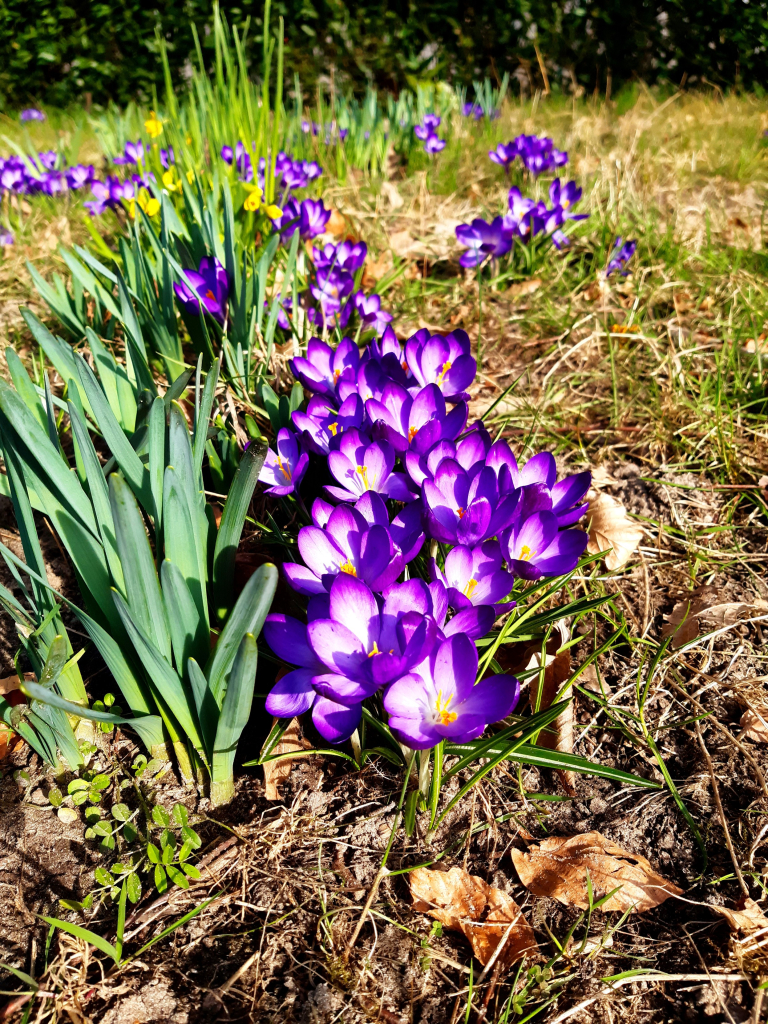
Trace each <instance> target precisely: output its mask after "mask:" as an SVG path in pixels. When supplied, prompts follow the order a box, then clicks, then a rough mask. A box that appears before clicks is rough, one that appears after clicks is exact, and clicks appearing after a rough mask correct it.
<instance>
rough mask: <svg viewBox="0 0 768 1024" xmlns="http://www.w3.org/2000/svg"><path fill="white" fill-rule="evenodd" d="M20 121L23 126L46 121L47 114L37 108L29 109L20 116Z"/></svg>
mask: <svg viewBox="0 0 768 1024" xmlns="http://www.w3.org/2000/svg"><path fill="white" fill-rule="evenodd" d="M19 120H20V121H21V123H22V124H24V123H25V122H27V121H44V120H45V114H44V113H43V112H42V110H38V109H37V107H27V108H26V109H25V110H22V111H21V113H20V114H19Z"/></svg>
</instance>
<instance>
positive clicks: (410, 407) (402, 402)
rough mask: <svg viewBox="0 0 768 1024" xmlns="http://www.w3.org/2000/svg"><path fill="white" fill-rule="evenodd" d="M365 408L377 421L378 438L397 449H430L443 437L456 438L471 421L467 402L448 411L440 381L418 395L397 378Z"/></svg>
mask: <svg viewBox="0 0 768 1024" xmlns="http://www.w3.org/2000/svg"><path fill="white" fill-rule="evenodd" d="M365 411H366V413H367V414H368V418H369V419H370V420H371V422H372V423H373V436H374V438H377V439H381V440H386V441H388V442H389V443H390V444H391V445H392V447H393V448H394V449H395V450H396V451H397V452H405V451H407V450H408V449H409V448H411V449H412V450H413V451H416V452H427V451H429V450H430V449H431V448H432V446H433V445H434V444H436V443H437V442H438V441H440V440H443V439H448V440H451V441H452V440H453V439H454V438H455V437H457V436H458V435H459V434H460V433H461V431H462V430H463V429H464V426H465V424H466V422H467V405H466V402H459V403H457V404H456V405H455V406H454V408H453V409H451V411H450V412H448V413H447V412H446V408H445V398H444V397H443V393H442V392H441V391H440V389H439V388H438V387H437V385H436V384H428V385H427V386H426V387H425V388H422V389H421V390H420V391H419V393H418V394H417V395H416V397H415V398H413V397H412V396H411V394H410V393H409V392H408V391H406V389H405V388H404V387H401V386H400V385H399V384H396V383H394V382H392V383H390V384H387V385H386V386H385V388H384V390H383V391H382V394H381V400H380V401H379V400H377V399H375V398H370V399H369V400H368V401H367V402H366V403H365Z"/></svg>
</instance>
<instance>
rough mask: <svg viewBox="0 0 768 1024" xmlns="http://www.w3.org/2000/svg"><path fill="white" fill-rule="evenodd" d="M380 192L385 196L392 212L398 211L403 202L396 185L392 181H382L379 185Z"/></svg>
mask: <svg viewBox="0 0 768 1024" xmlns="http://www.w3.org/2000/svg"><path fill="white" fill-rule="evenodd" d="M381 191H382V195H385V196H386V197H387V199H388V200H389V205H390V207H391V208H392V209H393V210H399V209H400V207H401V206H402V205H403V204H404V203H405V200H404V199H403V197H402V196H401V195H400V193H399V192H398V190H397V185H396V184H395V183H394V182H393V181H383V182H382V183H381Z"/></svg>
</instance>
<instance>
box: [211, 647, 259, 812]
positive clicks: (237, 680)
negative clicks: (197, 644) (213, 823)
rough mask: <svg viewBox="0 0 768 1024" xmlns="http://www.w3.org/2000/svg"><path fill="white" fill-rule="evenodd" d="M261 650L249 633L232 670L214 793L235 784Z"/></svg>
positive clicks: (213, 777)
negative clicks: (237, 757)
mask: <svg viewBox="0 0 768 1024" xmlns="http://www.w3.org/2000/svg"><path fill="white" fill-rule="evenodd" d="M257 659H258V650H257V647H256V638H255V637H254V635H253V633H246V634H245V636H244V637H243V639H242V640H241V641H240V646H239V647H238V649H237V654H236V655H235V660H234V662H233V663H232V671H231V672H230V673H229V679H228V680H227V692H226V694H225V696H224V704H223V706H222V709H221V715H220V716H219V724H218V728H217V729H216V739H215V741H214V744H213V760H212V762H211V793H212V799H213V794H214V790H215V789H216V788H218V787H219V786H221V785H222V784H224V785H225V786H226V785H227V783H231V781H232V768H233V766H234V763H235V752H236V750H237V743H238V740H239V739H240V736H241V735H242V732H243V729H244V728H245V726H246V725H247V723H248V718H249V717H250V714H251V704H252V703H253V687H254V684H255V682H256V664H257Z"/></svg>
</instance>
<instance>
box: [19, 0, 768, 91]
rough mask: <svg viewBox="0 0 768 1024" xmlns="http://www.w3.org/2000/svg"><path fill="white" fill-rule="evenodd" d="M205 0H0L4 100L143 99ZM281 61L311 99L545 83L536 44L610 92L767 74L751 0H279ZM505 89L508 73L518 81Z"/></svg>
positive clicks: (560, 80) (205, 21)
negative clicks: (321, 89) (345, 92)
mask: <svg viewBox="0 0 768 1024" xmlns="http://www.w3.org/2000/svg"><path fill="white" fill-rule="evenodd" d="M221 10H222V12H223V13H224V14H225V16H226V17H227V19H228V21H229V22H230V24H232V25H237V26H238V27H240V28H244V27H245V24H246V21H247V20H248V19H250V25H249V34H248V39H249V46H248V53H249V55H250V56H251V57H252V59H253V66H254V71H256V70H258V68H259V67H260V46H259V45H258V44H260V41H261V32H262V25H263V6H262V4H261V3H247V2H243V0H240V2H238V0H222V3H221ZM212 14H213V7H212V4H211V3H210V0H155V2H154V3H153V5H152V6H151V7H148V6H147V5H146V4H143V3H140V2H139V0H121V3H119V4H107V3H94V2H89V0H4V2H3V4H2V5H0V102H2V103H3V105H4V106H6V107H11V108H13V107H16V106H19V105H22V104H24V103H27V102H30V101H33V100H35V101H41V102H45V103H49V104H56V105H66V104H67V103H69V102H71V101H74V100H80V99H82V98H83V97H84V96H85V95H86V94H90V95H91V97H92V99H93V100H94V101H95V102H97V103H105V102H106V101H108V100H109V99H113V100H115V101H117V102H118V103H125V102H126V101H127V100H128V99H131V98H134V97H139V98H144V99H147V100H148V99H150V98H151V95H152V89H153V87H156V86H159V85H160V84H161V77H162V72H161V68H160V63H159V61H158V58H157V49H158V43H157V38H156V32H158V33H160V34H161V35H162V36H163V38H164V39H165V40H166V43H167V46H168V49H169V57H170V62H171V67H172V69H173V71H174V73H175V74H176V75H177V76H183V74H184V68H185V65H187V64H188V62H189V61H190V59H191V58H193V57H194V43H193V34H192V28H191V26H192V24H194V25H195V26H196V27H197V30H198V33H199V35H200V38H201V41H202V44H203V49H204V52H206V53H210V49H207V48H206V43H207V42H208V41H209V40H211V39H212V37H211V36H210V35H209V34H208V33H209V31H210V23H211V20H212ZM280 14H282V15H283V16H284V18H285V37H286V47H287V53H286V67H287V68H288V69H289V72H292V71H298V72H299V74H300V76H301V81H302V86H303V88H304V91H305V93H306V94H307V95H309V96H311V95H312V94H313V91H314V87H315V85H316V83H317V81H318V77H319V76H323V79H321V80H325V81H327V80H328V78H329V72H331V69H333V74H334V75H335V76H336V80H337V81H340V82H345V83H351V84H353V85H355V86H360V85H364V84H365V83H366V82H371V83H372V84H375V85H378V86H380V87H385V88H388V89H395V90H396V89H397V88H399V87H401V86H403V85H406V84H408V83H409V82H410V81H412V79H413V77H414V76H416V77H424V76H427V77H430V76H435V77H440V78H443V79H448V80H450V81H453V82H455V83H463V84H470V83H471V82H472V80H473V79H477V78H482V77H483V76H485V75H489V76H491V78H497V79H500V78H501V76H502V75H503V74H504V72H506V71H508V72H509V73H510V75H517V76H518V78H519V79H520V80H521V81H522V83H523V87H525V88H529V89H530V88H531V87H537V86H539V85H540V84H541V72H540V67H539V60H538V56H537V53H536V46H538V50H539V53H540V54H541V56H542V58H543V60H544V62H545V65H546V67H547V72H548V74H549V76H550V79H551V80H552V82H553V83H554V84H562V85H568V86H570V85H571V84H572V83H573V82H574V81H576V82H578V83H579V84H580V85H582V86H583V87H584V88H585V89H586V90H587V91H591V90H593V89H598V90H599V91H600V92H604V91H605V88H606V85H607V82H608V79H609V76H610V80H611V83H612V87H613V89H614V90H615V89H616V88H618V87H619V86H620V85H621V84H622V83H623V82H626V81H628V80H632V79H637V78H642V79H644V80H645V81H646V82H649V83H654V82H659V81H662V82H663V81H669V82H671V83H672V84H675V85H676V84H678V83H679V82H680V81H681V80H682V79H683V77H684V76H685V78H686V80H687V81H688V83H695V82H696V81H702V80H706V81H708V82H712V83H715V84H717V85H719V86H721V87H723V88H724V87H727V86H733V85H737V84H743V85H744V86H746V87H749V88H754V87H763V86H765V85H766V84H768V82H767V79H768V65H766V60H765V52H766V44H767V43H768V8H767V5H766V4H765V3H763V2H755V0H639V2H635V3H627V2H626V0H595V2H592V3H590V2H589V0H559V2H552V0H497V2H495V3H475V4H472V3H469V4H468V3H467V2H466V0H429V2H425V0H378V2H376V0H354V2H353V0H347V2H345V0H278V2H275V3H274V4H273V7H272V17H273V25H274V24H276V21H275V20H274V19H275V17H276V16H277V15H280ZM513 87H515V83H514V82H513Z"/></svg>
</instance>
